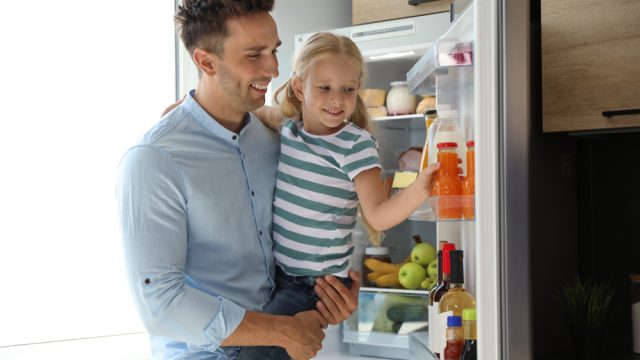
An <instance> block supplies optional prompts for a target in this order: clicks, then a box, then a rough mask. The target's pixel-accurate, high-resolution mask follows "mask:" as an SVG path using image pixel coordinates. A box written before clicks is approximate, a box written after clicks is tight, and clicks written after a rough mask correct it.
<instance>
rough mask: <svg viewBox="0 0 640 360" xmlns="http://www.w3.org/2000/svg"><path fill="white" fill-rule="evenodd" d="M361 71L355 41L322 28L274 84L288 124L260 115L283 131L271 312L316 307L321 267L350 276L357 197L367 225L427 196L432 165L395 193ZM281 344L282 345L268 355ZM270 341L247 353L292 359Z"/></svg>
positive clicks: (401, 213) (404, 212)
mask: <svg viewBox="0 0 640 360" xmlns="http://www.w3.org/2000/svg"><path fill="white" fill-rule="evenodd" d="M363 70H364V63H363V60H362V56H361V54H360V51H359V49H358V47H357V46H356V45H355V43H353V41H351V40H350V39H349V38H346V37H343V36H336V35H334V34H331V33H318V34H315V35H314V36H312V37H311V38H310V39H309V40H308V41H307V42H306V43H305V44H304V46H303V48H302V49H301V51H300V53H299V55H298V57H297V59H296V61H295V64H294V73H293V76H292V77H291V78H290V79H289V80H288V81H287V83H286V84H284V85H283V86H282V87H281V88H280V89H278V90H277V92H276V98H277V97H278V95H279V94H280V93H282V95H283V99H282V101H281V103H280V112H281V113H282V114H283V115H284V116H285V117H290V119H287V120H285V121H284V123H283V124H280V123H281V121H280V119H278V116H273V112H271V116H269V115H267V114H266V113H265V112H263V113H262V114H260V115H261V116H260V117H261V118H262V120H263V121H265V122H266V123H267V124H268V125H269V126H271V127H273V128H276V127H278V126H280V134H281V150H280V159H279V164H278V171H277V179H276V191H275V196H274V204H273V241H274V255H275V258H276V264H277V266H276V281H277V291H276V295H275V297H274V299H273V301H272V302H271V303H270V304H269V305H267V308H266V309H265V311H267V312H271V313H276V314H282V315H284V314H288V315H293V314H295V313H297V312H300V311H304V310H310V309H314V308H315V305H316V302H317V301H318V299H317V297H316V296H315V293H314V283H315V278H316V277H318V276H324V275H328V274H330V275H334V276H336V277H337V278H339V279H341V281H343V282H344V283H345V284H346V285H347V286H349V285H350V279H349V278H348V270H349V269H348V265H349V258H350V256H351V254H352V252H353V246H352V243H351V233H352V232H353V230H354V227H355V224H356V219H357V211H358V210H357V208H358V205H359V206H360V208H361V211H362V213H363V215H364V218H365V219H366V220H367V222H368V223H369V225H370V226H371V227H372V228H373V229H374V230H376V231H382V230H385V229H388V228H390V227H392V226H395V225H397V224H399V223H400V222H402V221H404V220H405V219H407V218H408V217H409V215H410V214H411V213H412V212H413V211H414V210H415V209H417V208H418V206H420V204H422V203H423V202H424V201H425V200H427V198H428V196H429V189H430V181H431V175H432V173H433V171H434V170H435V168H436V167H434V166H432V167H430V168H427V170H426V171H423V172H421V173H420V174H419V176H418V178H417V180H416V181H415V182H414V183H413V184H412V185H411V186H409V187H408V188H406V189H405V190H404V191H402V192H400V193H399V194H398V195H397V196H395V197H393V198H391V199H388V198H387V195H386V193H385V191H384V186H383V181H382V177H381V165H380V158H379V155H378V149H377V145H376V142H375V140H374V139H373V137H372V136H371V134H370V133H369V132H368V131H367V130H366V129H367V127H368V126H367V112H366V108H365V106H364V103H363V102H362V100H361V99H360V97H359V96H358V89H359V88H360V86H361V85H362V80H363ZM291 117H297V118H299V120H298V119H293V118H291ZM265 118H271V120H268V119H265ZM274 349H280V353H279V354H278V351H277V350H276V351H275V353H274V354H272V355H269V354H270V353H271V350H274ZM271 350H269V349H265V348H243V349H242V351H241V352H240V357H239V359H251V358H256V359H257V358H260V359H267V358H277V359H280V358H287V359H288V357H287V355H286V352H284V350H283V349H281V348H271ZM270 356H273V357H270Z"/></svg>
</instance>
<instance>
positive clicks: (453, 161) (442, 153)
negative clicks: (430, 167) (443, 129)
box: [431, 142, 462, 220]
mask: <svg viewBox="0 0 640 360" xmlns="http://www.w3.org/2000/svg"><path fill="white" fill-rule="evenodd" d="M457 147H458V146H457V144H456V143H455V142H444V143H439V144H438V161H439V162H440V169H438V171H437V172H436V176H435V178H434V180H433V189H432V192H431V193H432V194H433V195H434V196H437V197H438V199H437V204H436V214H437V216H438V220H460V219H462V203H461V201H460V200H461V195H462V180H460V176H459V174H458V153H457V152H456V149H457Z"/></svg>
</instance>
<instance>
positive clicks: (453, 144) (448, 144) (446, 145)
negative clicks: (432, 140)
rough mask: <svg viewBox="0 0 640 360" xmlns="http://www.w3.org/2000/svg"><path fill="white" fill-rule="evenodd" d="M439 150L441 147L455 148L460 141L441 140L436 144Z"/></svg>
mask: <svg viewBox="0 0 640 360" xmlns="http://www.w3.org/2000/svg"><path fill="white" fill-rule="evenodd" d="M436 146H437V147H438V150H440V149H455V148H457V147H458V143H455V142H441V143H438V145H436Z"/></svg>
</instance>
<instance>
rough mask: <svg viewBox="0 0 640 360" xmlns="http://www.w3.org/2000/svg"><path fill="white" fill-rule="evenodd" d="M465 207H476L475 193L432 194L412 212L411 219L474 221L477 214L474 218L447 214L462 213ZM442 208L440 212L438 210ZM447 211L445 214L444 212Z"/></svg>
mask: <svg viewBox="0 0 640 360" xmlns="http://www.w3.org/2000/svg"><path fill="white" fill-rule="evenodd" d="M463 207H469V208H472V209H475V196H474V195H456V196H441V197H438V196H432V197H430V198H429V199H428V200H427V201H425V202H424V203H422V205H420V207H419V208H418V209H417V210H416V211H414V212H413V214H411V216H410V217H409V219H410V220H414V221H434V222H435V221H437V222H443V221H473V220H475V214H474V217H473V218H472V219H463V218H462V215H461V216H460V218H455V219H454V218H451V216H447V215H449V214H451V213H457V212H460V213H462V208H463ZM438 209H440V212H439V211H438ZM443 211H444V212H445V213H444V214H443V213H442V212H443Z"/></svg>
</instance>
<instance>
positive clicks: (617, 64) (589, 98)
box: [541, 0, 640, 132]
mask: <svg viewBox="0 0 640 360" xmlns="http://www.w3.org/2000/svg"><path fill="white" fill-rule="evenodd" d="M541 6H542V8H541V10H542V11H541V15H542V17H541V26H542V113H543V132H561V131H582V130H602V129H605V130H608V129H615V128H628V127H640V114H632V115H617V116H612V117H605V116H603V112H604V111H611V110H630V109H640V1H639V0H607V1H602V0H542V3H541Z"/></svg>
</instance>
